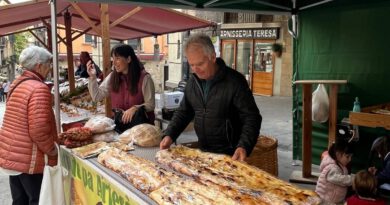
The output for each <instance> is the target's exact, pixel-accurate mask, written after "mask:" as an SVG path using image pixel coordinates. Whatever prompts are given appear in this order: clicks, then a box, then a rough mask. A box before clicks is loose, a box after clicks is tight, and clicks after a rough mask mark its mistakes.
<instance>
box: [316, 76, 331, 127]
mask: <svg viewBox="0 0 390 205" xmlns="http://www.w3.org/2000/svg"><path fill="white" fill-rule="evenodd" d="M328 117H329V97H328V93H327V92H326V88H325V86H324V84H318V87H317V89H316V90H315V91H314V92H313V96H312V120H313V121H314V122H321V123H322V122H326V121H327V120H328Z"/></svg>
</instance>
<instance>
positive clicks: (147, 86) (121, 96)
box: [87, 44, 155, 124]
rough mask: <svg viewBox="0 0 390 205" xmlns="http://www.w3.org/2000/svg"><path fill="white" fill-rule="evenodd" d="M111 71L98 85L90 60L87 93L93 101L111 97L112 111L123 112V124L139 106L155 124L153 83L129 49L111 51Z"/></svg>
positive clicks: (88, 63) (127, 46)
mask: <svg viewBox="0 0 390 205" xmlns="http://www.w3.org/2000/svg"><path fill="white" fill-rule="evenodd" d="M111 57H112V64H113V71H112V72H111V73H110V74H109V75H108V76H107V77H106V78H105V79H104V80H103V82H102V83H101V84H100V86H99V85H98V83H97V80H96V77H95V76H96V70H95V68H94V66H93V62H92V61H88V62H87V71H88V74H89V76H90V77H89V84H88V89H89V93H90V94H91V96H92V99H93V100H94V101H100V100H102V99H103V98H105V97H107V96H110V98H111V103H112V108H119V109H122V110H123V111H124V113H123V117H122V121H123V123H128V122H130V121H131V119H132V117H133V115H134V113H135V112H136V111H137V109H138V108H139V107H141V106H144V107H145V110H146V112H147V113H148V116H149V119H150V121H151V123H152V124H154V123H153V122H154V107H155V101H154V83H153V80H152V77H151V76H150V74H149V73H147V72H146V71H145V69H144V67H143V65H142V64H141V63H140V61H139V60H138V58H137V56H136V55H135V53H134V50H133V48H132V47H131V46H129V45H125V44H120V45H117V46H115V47H114V48H112V50H111Z"/></svg>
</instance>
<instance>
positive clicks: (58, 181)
mask: <svg viewBox="0 0 390 205" xmlns="http://www.w3.org/2000/svg"><path fill="white" fill-rule="evenodd" d="M56 146H57V150H58V162H57V165H56V166H53V167H51V166H49V165H48V164H47V163H48V158H47V155H46V154H45V168H44V169H43V179H42V186H41V192H40V194H39V205H48V204H56V205H66V201H65V192H64V181H66V180H65V178H66V177H67V176H68V170H66V169H65V168H64V167H62V166H61V157H60V149H59V147H58V145H57V144H56Z"/></svg>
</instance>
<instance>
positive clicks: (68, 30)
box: [64, 11, 75, 92]
mask: <svg viewBox="0 0 390 205" xmlns="http://www.w3.org/2000/svg"><path fill="white" fill-rule="evenodd" d="M64 22H65V38H66V42H67V44H66V54H67V56H66V57H67V61H68V80H69V92H74V90H75V80H74V69H73V41H72V16H71V15H70V13H69V12H68V11H66V12H65V15H64Z"/></svg>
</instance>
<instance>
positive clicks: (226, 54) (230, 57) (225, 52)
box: [221, 40, 236, 69]
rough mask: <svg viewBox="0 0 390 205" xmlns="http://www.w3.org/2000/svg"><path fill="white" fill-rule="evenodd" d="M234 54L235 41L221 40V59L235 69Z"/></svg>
mask: <svg viewBox="0 0 390 205" xmlns="http://www.w3.org/2000/svg"><path fill="white" fill-rule="evenodd" d="M235 52H236V40H223V41H222V56H221V57H222V59H223V60H224V61H225V63H226V65H227V66H229V67H231V68H233V69H235V68H236V66H235V64H234V62H235Z"/></svg>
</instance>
